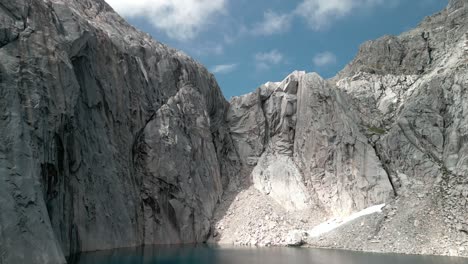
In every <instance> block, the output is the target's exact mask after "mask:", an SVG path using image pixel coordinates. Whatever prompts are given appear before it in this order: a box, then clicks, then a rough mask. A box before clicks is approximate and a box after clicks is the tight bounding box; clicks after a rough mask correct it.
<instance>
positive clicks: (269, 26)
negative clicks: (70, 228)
mask: <svg viewBox="0 0 468 264" xmlns="http://www.w3.org/2000/svg"><path fill="white" fill-rule="evenodd" d="M291 18H292V17H291V15H289V14H277V13H275V12H273V11H271V10H268V11H266V12H265V13H263V21H262V22H260V23H258V24H256V25H254V27H253V29H252V33H253V34H255V35H273V34H275V33H282V32H285V31H287V30H289V28H290V27H291Z"/></svg>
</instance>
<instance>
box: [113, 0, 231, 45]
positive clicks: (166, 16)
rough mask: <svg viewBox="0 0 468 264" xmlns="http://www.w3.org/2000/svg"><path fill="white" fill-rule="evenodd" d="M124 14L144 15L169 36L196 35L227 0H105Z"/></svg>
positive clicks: (212, 20) (211, 22) (190, 37)
mask: <svg viewBox="0 0 468 264" xmlns="http://www.w3.org/2000/svg"><path fill="white" fill-rule="evenodd" d="M106 1H107V3H108V4H110V5H111V6H112V7H113V8H114V9H115V10H116V11H117V12H119V13H120V14H121V15H123V16H126V17H143V18H145V19H146V20H148V21H149V22H150V23H151V24H152V25H153V26H154V27H155V28H156V29H159V30H161V31H163V32H165V33H166V34H167V35H168V36H169V37H170V38H173V39H176V40H180V41H186V40H190V39H193V38H195V37H196V36H197V35H198V34H199V33H200V32H201V31H203V30H205V29H206V28H207V26H208V25H210V24H213V23H214V21H215V20H216V18H217V17H218V16H219V15H221V14H225V13H226V12H227V11H226V6H227V1H228V0H106Z"/></svg>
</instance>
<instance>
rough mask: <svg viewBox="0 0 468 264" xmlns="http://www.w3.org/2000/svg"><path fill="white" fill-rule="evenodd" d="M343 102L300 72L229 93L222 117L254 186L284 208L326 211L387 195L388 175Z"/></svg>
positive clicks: (318, 81) (341, 97) (326, 86)
mask: <svg viewBox="0 0 468 264" xmlns="http://www.w3.org/2000/svg"><path fill="white" fill-rule="evenodd" d="M245 102H248V104H246V103H245ZM245 105H248V107H245ZM350 105H351V102H350V101H349V100H348V99H347V98H346V96H345V95H344V94H343V93H342V92H341V91H339V90H338V89H336V88H335V87H334V86H333V85H332V84H329V83H328V82H327V81H325V80H324V79H322V78H321V77H320V76H318V75H317V74H306V73H305V72H294V73H293V74H291V75H290V76H288V77H287V78H286V79H285V80H284V81H283V82H281V83H268V84H265V85H264V86H262V87H260V88H259V89H258V90H257V91H256V92H255V93H251V94H248V95H245V96H242V97H237V98H233V99H232V101H231V107H230V109H229V111H228V113H230V114H228V116H230V117H231V118H230V119H229V125H231V127H232V130H231V131H235V136H234V142H235V144H236V146H237V148H238V149H239V153H241V155H240V156H241V157H249V159H250V160H247V161H246V160H243V162H244V167H246V168H247V169H248V168H252V167H253V169H252V172H251V175H252V180H253V183H254V185H255V187H256V188H257V189H258V190H260V191H262V192H263V193H265V194H267V195H269V196H271V197H272V198H273V199H275V200H276V201H277V202H278V203H280V204H282V205H284V206H285V208H287V209H290V210H294V209H298V210H302V209H305V208H321V209H322V210H325V211H326V212H328V213H329V214H330V215H333V216H338V215H347V214H349V213H351V212H353V211H356V210H362V209H364V208H367V207H369V206H371V205H375V204H380V203H384V202H386V201H387V200H389V199H390V198H391V197H392V196H393V190H392V185H391V182H390V180H389V177H388V175H387V173H386V172H385V170H384V169H383V167H382V165H381V163H380V161H379V159H378V157H377V156H376V153H375V150H374V148H373V147H372V145H371V144H370V143H369V142H368V139H367V138H366V137H365V135H363V134H362V133H361V132H360V126H359V122H360V119H359V115H358V114H354V113H353V112H352V111H349V106H350ZM239 124H242V126H240V125H239ZM239 127H242V128H244V129H243V130H242V133H238V131H239V130H240V129H239ZM245 127H249V128H251V129H245ZM246 145H248V146H255V147H250V148H246V147H245V146H246ZM259 150H260V151H259ZM262 150H263V153H262V152H261V151H262ZM249 161H256V163H255V162H249Z"/></svg>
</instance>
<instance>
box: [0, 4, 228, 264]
mask: <svg viewBox="0 0 468 264" xmlns="http://www.w3.org/2000/svg"><path fill="white" fill-rule="evenodd" d="M0 29H1V32H2V33H1V34H0V57H1V58H2V59H1V60H0V80H1V81H0V87H1V88H0V93H1V99H0V102H1V103H0V109H1V112H2V117H1V118H0V132H1V134H2V136H1V139H0V192H1V193H2V195H1V197H0V199H1V200H0V204H1V208H2V213H1V214H0V237H1V239H0V262H1V263H64V262H65V256H68V255H70V254H74V253H77V252H80V251H88V250H100V249H110V248H117V247H128V246H137V245H141V244H144V243H146V244H155V243H182V242H185V243H187V242H202V241H205V240H206V237H207V236H208V234H209V232H210V219H211V217H212V214H213V211H214V207H215V204H216V203H217V202H218V200H219V198H220V197H221V195H222V193H223V189H224V188H225V187H226V186H227V185H228V183H229V179H230V178H234V176H236V175H237V172H236V170H237V165H236V163H237V154H236V152H235V151H232V147H231V146H232V142H231V138H230V135H229V133H228V131H227V130H226V128H225V124H224V123H225V121H224V120H225V114H226V111H227V107H228V103H227V102H226V101H225V99H224V97H223V96H222V94H221V92H220V89H219V87H218V85H217V84H216V81H215V80H214V78H213V76H212V75H211V74H210V73H208V72H207V70H206V69H205V68H204V67H203V66H201V65H200V64H198V63H197V62H195V61H193V60H192V59H190V58H189V57H187V56H186V55H184V54H182V53H180V52H178V51H176V50H173V49H171V48H168V47H166V46H164V45H162V44H160V43H158V42H155V41H154V40H152V39H151V38H150V37H149V36H148V35H146V34H143V33H141V32H139V31H137V30H135V29H134V28H132V27H131V26H129V25H128V24H127V23H126V22H125V21H124V20H123V19H122V18H120V17H119V16H118V15H117V14H116V13H114V11H113V10H112V9H111V8H110V7H109V6H108V5H107V4H106V3H105V2H104V1H100V0H96V1H87V0H86V1H81V0H80V1H73V0H69V1H60V0H53V1H35V0H34V1H32V0H21V1H0Z"/></svg>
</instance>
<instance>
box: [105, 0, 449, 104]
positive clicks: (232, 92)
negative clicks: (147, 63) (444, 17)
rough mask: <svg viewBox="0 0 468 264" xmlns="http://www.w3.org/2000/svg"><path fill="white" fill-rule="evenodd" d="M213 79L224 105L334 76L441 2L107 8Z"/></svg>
mask: <svg viewBox="0 0 468 264" xmlns="http://www.w3.org/2000/svg"><path fill="white" fill-rule="evenodd" d="M106 1H107V2H108V3H109V4H110V5H111V6H113V7H114V9H116V11H117V12H119V13H120V14H121V15H123V16H124V17H125V18H126V19H127V20H128V21H129V22H130V23H131V24H133V25H134V26H136V27H137V28H139V29H140V30H143V31H145V32H147V33H149V34H151V35H152V36H153V37H154V38H155V39H156V40H158V41H161V42H163V43H165V44H168V45H169V46H172V47H175V48H178V49H180V50H183V51H184V52H185V53H187V54H188V55H190V56H192V57H194V58H195V59H197V60H198V61H200V62H201V63H203V64H204V65H205V66H206V67H207V68H208V69H209V70H210V71H211V72H213V73H214V74H215V76H216V79H217V80H218V83H219V85H220V87H221V89H222V90H223V93H224V95H225V96H226V98H227V99H229V98H230V97H231V96H237V95H242V94H245V93H248V92H251V91H253V90H254V89H255V88H257V87H258V86H259V85H261V84H262V83H265V82H267V81H280V80H282V79H283V78H284V77H286V76H287V75H288V74H289V73H291V72H292V71H294V70H305V71H307V72H311V71H315V72H318V73H319V74H320V75H322V76H323V77H326V78H329V77H332V76H334V75H335V74H336V73H337V72H338V71H339V70H341V69H342V68H343V67H344V66H345V65H346V64H347V63H348V62H349V61H350V60H352V59H353V57H354V56H355V55H356V53H357V51H358V49H359V45H360V44H362V43H363V42H364V41H366V40H371V39H376V38H378V37H380V36H383V35H386V34H393V35H396V34H399V33H401V32H404V31H406V30H409V29H411V28H413V27H414V26H416V25H417V24H418V23H419V22H420V21H421V20H422V19H423V18H424V17H425V16H428V15H431V14H433V13H436V12H438V11H440V10H442V9H443V8H444V7H445V6H446V5H447V0H106Z"/></svg>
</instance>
